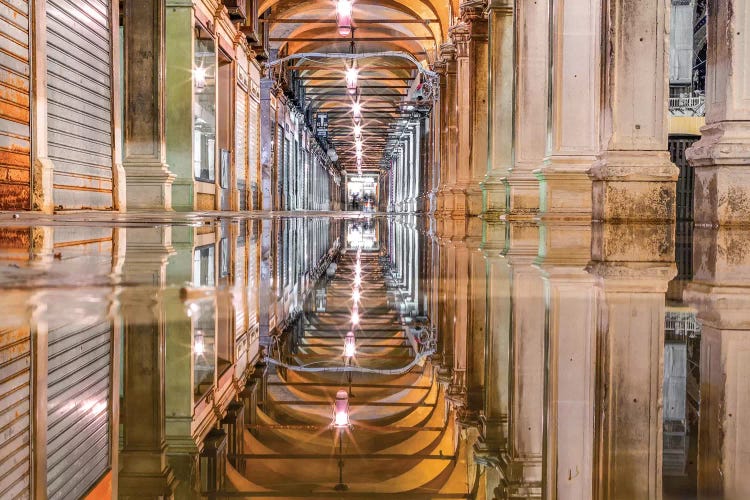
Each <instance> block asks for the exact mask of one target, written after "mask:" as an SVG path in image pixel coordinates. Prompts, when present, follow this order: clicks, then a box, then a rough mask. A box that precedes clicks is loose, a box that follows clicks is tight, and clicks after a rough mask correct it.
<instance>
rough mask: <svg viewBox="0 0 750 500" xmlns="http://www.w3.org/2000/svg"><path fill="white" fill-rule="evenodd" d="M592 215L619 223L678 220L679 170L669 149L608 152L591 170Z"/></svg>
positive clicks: (601, 219)
mask: <svg viewBox="0 0 750 500" xmlns="http://www.w3.org/2000/svg"><path fill="white" fill-rule="evenodd" d="M588 175H589V177H591V180H592V185H593V191H592V192H593V195H592V204H593V206H592V218H593V219H594V220H598V221H607V222H616V221H627V222H666V221H673V220H675V216H676V215H675V213H676V193H677V184H676V182H677V177H678V175H679V169H678V168H677V167H675V166H674V164H673V163H672V162H671V161H670V159H669V153H668V152H666V151H608V152H606V153H604V154H602V155H600V156H599V159H598V160H597V161H596V163H594V165H593V166H592V167H591V169H590V170H589V172H588Z"/></svg>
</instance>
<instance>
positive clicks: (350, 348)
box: [344, 332, 357, 358]
mask: <svg viewBox="0 0 750 500" xmlns="http://www.w3.org/2000/svg"><path fill="white" fill-rule="evenodd" d="M356 353H357V341H356V339H355V337H354V332H348V333H347V334H346V338H345V339H344V356H346V357H347V358H353V357H354V355H355V354H356Z"/></svg>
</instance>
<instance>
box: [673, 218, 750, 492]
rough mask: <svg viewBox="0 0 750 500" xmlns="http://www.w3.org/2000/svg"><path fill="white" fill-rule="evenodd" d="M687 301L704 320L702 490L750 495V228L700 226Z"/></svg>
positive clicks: (701, 428) (701, 363)
mask: <svg viewBox="0 0 750 500" xmlns="http://www.w3.org/2000/svg"><path fill="white" fill-rule="evenodd" d="M693 241H694V252H695V253H694V254H693V262H694V265H695V277H694V281H693V282H692V283H691V284H690V285H688V287H687V290H686V291H685V295H684V298H685V301H686V302H687V303H689V304H690V305H692V306H694V307H695V308H697V310H698V319H699V320H700V322H701V324H702V332H701V352H700V421H699V423H698V429H699V435H698V497H699V498H748V497H750V477H749V476H748V474H747V471H748V470H750V454H749V453H748V450H750V433H748V431H747V429H746V427H747V422H748V421H750V397H749V394H750V391H748V388H747V381H748V380H750V317H749V316H748V310H750V256H748V254H747V251H746V249H747V246H748V242H750V230H747V229H733V230H729V229H712V228H696V229H695V235H694V239H693Z"/></svg>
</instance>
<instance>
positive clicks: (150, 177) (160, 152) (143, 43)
mask: <svg viewBox="0 0 750 500" xmlns="http://www.w3.org/2000/svg"><path fill="white" fill-rule="evenodd" d="M165 1H166V0H126V1H125V12H124V15H125V19H130V20H135V19H137V20H138V21H137V22H126V23H125V117H124V119H125V144H124V159H123V167H124V168H125V171H126V174H127V193H126V195H127V205H128V207H129V208H131V209H154V210H171V209H172V182H173V181H174V174H172V173H171V172H170V171H169V168H168V166H167V162H166V158H167V154H166V147H165V135H164V134H165V116H166V115H165V103H166V96H165V85H164V82H165V73H166V70H165V62H166V57H165V46H166V43H165V40H166V32H165V26H166V23H165V17H166V9H165Z"/></svg>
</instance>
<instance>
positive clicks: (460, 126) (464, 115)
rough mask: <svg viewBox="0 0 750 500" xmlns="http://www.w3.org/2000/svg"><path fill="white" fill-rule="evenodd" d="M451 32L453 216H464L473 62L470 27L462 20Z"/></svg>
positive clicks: (469, 159) (467, 184)
mask: <svg viewBox="0 0 750 500" xmlns="http://www.w3.org/2000/svg"><path fill="white" fill-rule="evenodd" d="M450 36H451V39H452V40H453V43H454V44H455V45H456V141H457V142H456V158H455V177H453V179H452V180H454V183H453V186H452V187H451V193H452V197H453V207H452V208H453V209H452V212H451V214H452V216H453V217H464V216H466V215H467V213H468V206H467V205H466V202H467V196H468V189H469V186H471V163H470V162H471V104H472V103H471V64H470V57H469V56H470V54H469V45H470V43H471V27H470V26H469V25H468V24H467V23H465V22H464V21H460V22H459V23H458V24H456V25H455V26H453V27H451V30H450Z"/></svg>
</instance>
